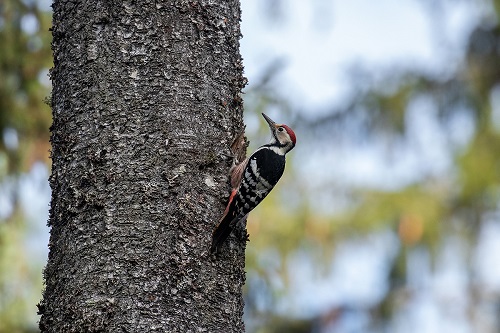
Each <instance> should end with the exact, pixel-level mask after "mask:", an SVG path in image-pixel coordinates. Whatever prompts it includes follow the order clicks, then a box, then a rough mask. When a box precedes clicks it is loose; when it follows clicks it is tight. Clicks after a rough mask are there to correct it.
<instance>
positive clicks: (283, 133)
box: [210, 113, 296, 252]
mask: <svg viewBox="0 0 500 333" xmlns="http://www.w3.org/2000/svg"><path fill="white" fill-rule="evenodd" d="M262 116H263V117H264V119H265V120H266V121H267V123H268V124H269V129H270V130H271V134H272V135H271V141H270V142H269V143H268V144H265V145H263V146H261V147H260V148H259V149H257V150H256V151H255V152H254V153H253V154H252V155H251V156H250V157H248V158H246V159H245V160H244V161H243V162H241V163H240V164H238V165H236V166H234V167H233V168H232V170H231V187H232V191H231V195H230V197H229V203H228V204H227V207H226V210H225V211H224V215H223V216H222V218H221V219H220V221H219V224H218V225H217V226H216V227H215V229H214V232H213V235H212V246H211V248H210V251H211V252H216V251H217V249H218V248H219V247H220V245H222V243H223V242H224V241H225V240H226V238H227V237H228V236H229V235H230V234H231V231H232V230H233V228H234V226H235V225H236V224H238V223H239V222H240V221H242V220H243V219H245V218H246V216H247V215H248V213H250V211H251V210H252V209H254V208H255V207H256V206H257V205H258V204H259V203H260V202H261V201H262V200H263V199H264V198H265V197H266V196H267V195H268V194H269V192H271V190H272V189H273V188H274V185H276V183H277V182H278V180H279V179H280V178H281V176H282V175H283V171H285V155H286V153H288V152H289V151H290V150H292V149H293V148H294V147H295V142H296V138H295V133H294V132H293V130H292V129H291V128H290V127H288V126H287V125H284V124H276V123H275V122H274V121H272V120H271V118H269V117H268V116H267V115H265V114H264V113H263V114H262Z"/></svg>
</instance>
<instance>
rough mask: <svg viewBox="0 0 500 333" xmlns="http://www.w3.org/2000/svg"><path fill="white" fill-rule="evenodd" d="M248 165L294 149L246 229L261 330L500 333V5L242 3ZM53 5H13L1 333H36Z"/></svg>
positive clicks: (3, 174)
mask: <svg viewBox="0 0 500 333" xmlns="http://www.w3.org/2000/svg"><path fill="white" fill-rule="evenodd" d="M242 12H243V14H242V23H241V24H242V33H243V35H244V37H243V39H242V40H241V52H242V55H243V58H244V64H245V75H246V76H247V78H248V79H249V85H248V86H247V88H246V89H245V95H244V99H245V108H246V111H245V112H246V113H245V120H246V123H247V136H248V137H249V139H250V141H251V146H250V150H253V149H255V148H256V147H258V146H259V145H261V144H263V143H266V142H267V140H268V138H269V133H268V129H267V126H266V125H265V123H264V121H263V119H262V118H261V117H260V112H265V113H266V114H268V115H269V116H270V117H271V118H272V119H274V120H275V121H277V122H284V123H286V124H288V125H290V126H291V127H292V128H293V129H294V130H295V132H296V134H297V147H296V148H295V149H294V150H293V151H292V152H291V153H290V154H289V158H288V162H287V170H286V173H285V178H284V179H282V180H281V181H280V184H279V185H278V187H277V188H276V189H275V190H274V191H273V193H272V194H271V195H270V196H269V197H268V198H267V199H266V200H265V201H264V202H263V204H262V205H261V206H259V207H258V208H257V209H256V210H255V211H254V212H253V213H252V215H251V216H250V218H249V223H248V229H249V233H250V239H251V241H250V243H249V244H248V248H247V269H246V270H247V272H248V275H247V283H246V287H245V302H246V308H245V322H246V326H247V331H248V332H256V333H268V332H269V333H270V332H291V333H294V332H297V333H298V332H313V333H326V332H328V333H330V332H342V333H343V332H345V333H351V332H352V333H357V332H363V333H364V332H373V333H376V332H377V333H378V332H405V333H406V332H419V333H421V332H439V333H443V332H453V333H462V332H463V333H466V332H482V333H490V332H500V187H499V184H500V23H499V17H500V1H498V0H453V1H452V0H405V1H397V0H378V1H370V0H350V1H340V0H311V1H301V0H286V1H285V0H242ZM50 20H51V13H50V1H49V0H41V1H37V0H6V1H3V2H1V3H0V332H1V333H3V332H36V331H37V327H36V322H37V320H38V319H37V316H36V307H35V304H36V303H38V301H39V300H40V298H41V288H42V280H41V271H42V269H43V266H44V264H45V260H46V257H47V243H48V228H47V227H46V221H47V218H48V203H49V200H50V189H49V186H48V182H47V178H48V175H49V167H50V161H49V159H48V151H49V149H50V146H49V143H48V138H49V132H48V128H49V127H50V124H51V114H50V109H49V107H48V106H47V104H46V101H47V99H48V96H50V80H49V78H48V76H47V75H48V72H49V68H50V67H51V66H52V65H51V62H52V61H51V51H50V38H51V37H50V32H49V31H48V29H49V27H50Z"/></svg>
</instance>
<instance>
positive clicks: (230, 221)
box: [210, 190, 238, 253]
mask: <svg viewBox="0 0 500 333" xmlns="http://www.w3.org/2000/svg"><path fill="white" fill-rule="evenodd" d="M236 193H237V190H233V191H232V193H231V196H230V197H229V203H228V204H227V207H226V210H225V211H224V215H223V216H222V218H221V219H220V221H219V224H218V225H217V226H216V227H215V229H214V232H213V234H212V246H211V247H210V252H212V253H214V252H216V251H217V249H218V248H219V246H220V245H222V243H224V241H225V240H226V239H227V238H228V237H229V235H230V234H231V231H232V230H233V227H234V225H235V223H236V222H238V216H236V209H235V208H236V200H235V196H236Z"/></svg>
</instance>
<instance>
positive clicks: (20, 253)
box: [0, 0, 52, 333]
mask: <svg viewBox="0 0 500 333" xmlns="http://www.w3.org/2000/svg"><path fill="white" fill-rule="evenodd" d="M50 24H51V15H50V13H48V12H46V11H43V10H41V9H40V8H38V4H37V2H36V1H29V2H27V1H20V0H7V1H3V2H1V3H0V45H2V47H1V48H0V77H1V80H0V188H2V187H3V186H4V185H5V184H6V183H14V184H18V180H19V178H20V176H21V175H22V173H23V172H25V171H27V170H29V169H30V167H31V166H32V164H33V163H34V162H35V161H44V162H46V163H47V164H48V161H49V159H48V155H49V154H48V151H49V147H50V146H49V141H48V139H49V131H48V128H49V126H50V122H51V114H50V108H49V107H48V106H47V104H46V103H44V99H46V97H47V96H48V95H49V90H50V88H49V87H48V83H47V82H48V80H47V77H46V73H48V71H49V68H50V67H51V64H52V57H51V50H50V43H51V36H50V32H49V27H50ZM6 133H8V135H7V134H6ZM18 190H19V188H18V187H17V186H14V188H13V189H12V191H13V193H10V195H9V196H8V197H10V199H11V200H12V201H11V203H12V204H13V205H14V210H13V211H14V212H13V213H12V214H11V215H10V216H7V217H5V216H4V219H2V218H1V217H0V295H1V297H0V333H4V332H5V333H7V332H9V333H18V332H34V331H37V330H36V320H37V317H36V306H35V304H36V303H37V302H38V301H39V299H40V297H41V288H42V282H41V281H42V279H41V269H42V266H43V263H40V262H33V261H32V260H30V258H29V257H28V254H27V252H26V234H27V231H28V230H27V225H26V223H25V217H24V216H23V214H22V213H21V212H20V207H19V200H14V198H17V197H18V196H19V193H18ZM2 195H6V194H5V193H3V194H2ZM4 215H5V212H4Z"/></svg>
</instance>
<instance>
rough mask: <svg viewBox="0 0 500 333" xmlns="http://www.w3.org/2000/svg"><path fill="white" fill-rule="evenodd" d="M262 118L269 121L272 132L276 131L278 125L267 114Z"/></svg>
mask: <svg viewBox="0 0 500 333" xmlns="http://www.w3.org/2000/svg"><path fill="white" fill-rule="evenodd" d="M262 117H264V119H265V120H266V121H267V123H268V124H269V128H271V130H274V129H275V128H276V123H275V122H274V121H273V120H272V119H271V118H269V117H268V116H266V114H265V113H263V114H262Z"/></svg>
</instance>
